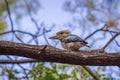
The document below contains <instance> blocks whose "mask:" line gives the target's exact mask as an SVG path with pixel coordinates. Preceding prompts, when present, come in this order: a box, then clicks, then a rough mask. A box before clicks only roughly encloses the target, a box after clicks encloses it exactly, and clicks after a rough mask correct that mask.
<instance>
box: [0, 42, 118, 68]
mask: <svg viewBox="0 0 120 80" xmlns="http://www.w3.org/2000/svg"><path fill="white" fill-rule="evenodd" d="M0 55H12V56H21V57H27V58H31V59H37V60H39V61H41V62H58V63H66V64H75V65H93V66H108V65H109V66H112V65H120V53H110V54H109V53H106V52H103V51H99V50H93V51H81V50H80V51H78V52H73V51H67V50H60V49H57V48H54V47H52V46H48V45H40V46H37V45H28V44H21V43H15V42H7V41H0Z"/></svg>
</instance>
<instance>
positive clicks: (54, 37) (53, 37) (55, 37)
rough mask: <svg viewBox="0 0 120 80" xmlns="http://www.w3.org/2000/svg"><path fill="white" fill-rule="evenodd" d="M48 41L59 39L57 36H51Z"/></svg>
mask: <svg viewBox="0 0 120 80" xmlns="http://www.w3.org/2000/svg"><path fill="white" fill-rule="evenodd" d="M49 39H59V37H58V36H52V37H50V38H49Z"/></svg>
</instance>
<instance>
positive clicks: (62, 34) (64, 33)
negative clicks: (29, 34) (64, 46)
mask: <svg viewBox="0 0 120 80" xmlns="http://www.w3.org/2000/svg"><path fill="white" fill-rule="evenodd" d="M69 35H70V32H69V31H68V30H63V31H59V32H57V33H56V35H55V36H52V37H50V39H57V40H61V39H63V38H64V37H67V36H69Z"/></svg>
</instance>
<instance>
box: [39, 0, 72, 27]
mask: <svg viewBox="0 0 120 80" xmlns="http://www.w3.org/2000/svg"><path fill="white" fill-rule="evenodd" d="M64 2H65V0H41V4H42V6H43V9H42V10H40V11H39V14H40V16H41V19H42V20H43V21H44V22H45V23H46V24H48V25H51V24H54V23H56V24H58V25H61V24H64V23H67V22H69V21H70V20H71V16H70V14H69V13H67V12H65V11H64V10H63V9H62V8H63V3H64Z"/></svg>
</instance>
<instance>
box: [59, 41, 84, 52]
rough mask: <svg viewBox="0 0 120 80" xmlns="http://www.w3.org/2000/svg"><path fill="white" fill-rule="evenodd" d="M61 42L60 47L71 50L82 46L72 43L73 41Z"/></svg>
mask: <svg viewBox="0 0 120 80" xmlns="http://www.w3.org/2000/svg"><path fill="white" fill-rule="evenodd" d="M61 44H62V47H63V48H64V49H67V50H71V51H76V50H79V48H80V47H82V46H83V45H81V44H77V43H74V42H70V43H64V42H62V43H61Z"/></svg>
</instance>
